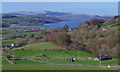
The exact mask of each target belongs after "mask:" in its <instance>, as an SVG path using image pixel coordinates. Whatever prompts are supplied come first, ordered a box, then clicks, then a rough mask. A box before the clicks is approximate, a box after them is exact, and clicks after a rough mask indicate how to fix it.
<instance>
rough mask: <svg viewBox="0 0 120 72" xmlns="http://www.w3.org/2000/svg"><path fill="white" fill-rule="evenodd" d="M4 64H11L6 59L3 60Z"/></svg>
mask: <svg viewBox="0 0 120 72" xmlns="http://www.w3.org/2000/svg"><path fill="white" fill-rule="evenodd" d="M2 64H10V63H9V62H8V61H7V60H6V59H5V58H2Z"/></svg>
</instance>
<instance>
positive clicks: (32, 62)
mask: <svg viewBox="0 0 120 72" xmlns="http://www.w3.org/2000/svg"><path fill="white" fill-rule="evenodd" d="M15 63H16V64H46V63H41V62H35V61H29V60H15Z"/></svg>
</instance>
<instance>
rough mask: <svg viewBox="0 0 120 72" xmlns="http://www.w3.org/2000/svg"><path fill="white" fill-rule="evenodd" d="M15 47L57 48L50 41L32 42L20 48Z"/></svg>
mask: <svg viewBox="0 0 120 72" xmlns="http://www.w3.org/2000/svg"><path fill="white" fill-rule="evenodd" d="M16 49H25V50H53V49H59V47H57V46H56V45H53V44H52V43H50V42H42V43H34V44H29V45H25V46H23V47H20V48H16Z"/></svg>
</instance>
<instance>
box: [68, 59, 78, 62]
mask: <svg viewBox="0 0 120 72" xmlns="http://www.w3.org/2000/svg"><path fill="white" fill-rule="evenodd" d="M75 60H76V59H75V58H68V59H67V61H68V62H74V61H75Z"/></svg>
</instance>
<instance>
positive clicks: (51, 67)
mask: <svg viewBox="0 0 120 72" xmlns="http://www.w3.org/2000/svg"><path fill="white" fill-rule="evenodd" d="M2 68H3V70H118V68H102V67H92V66H74V65H48V64H31V65H30V64H14V65H12V64H6V65H3V67H2Z"/></svg>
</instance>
